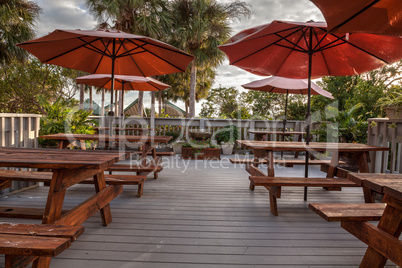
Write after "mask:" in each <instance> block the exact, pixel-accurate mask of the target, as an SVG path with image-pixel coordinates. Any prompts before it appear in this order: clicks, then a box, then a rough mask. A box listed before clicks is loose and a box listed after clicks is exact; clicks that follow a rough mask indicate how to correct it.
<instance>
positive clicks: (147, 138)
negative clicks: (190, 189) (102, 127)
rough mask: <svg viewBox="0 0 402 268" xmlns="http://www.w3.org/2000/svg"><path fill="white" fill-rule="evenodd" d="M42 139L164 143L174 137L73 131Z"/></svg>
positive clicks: (45, 136) (42, 137)
mask: <svg viewBox="0 0 402 268" xmlns="http://www.w3.org/2000/svg"><path fill="white" fill-rule="evenodd" d="M39 138H41V139H52V140H69V141H71V142H72V141H74V140H96V141H106V142H113V141H128V142H155V143H164V142H168V141H169V140H171V139H172V137H170V136H148V135H138V136H137V135H112V136H109V135H105V134H103V135H100V134H71V133H59V134H51V135H43V136H40V137H39Z"/></svg>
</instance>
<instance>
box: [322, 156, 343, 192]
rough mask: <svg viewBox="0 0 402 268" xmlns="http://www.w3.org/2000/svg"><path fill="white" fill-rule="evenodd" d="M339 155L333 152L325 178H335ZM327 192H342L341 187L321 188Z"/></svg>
mask: <svg viewBox="0 0 402 268" xmlns="http://www.w3.org/2000/svg"><path fill="white" fill-rule="evenodd" d="M339 157H340V155H339V153H337V152H334V154H333V155H332V159H331V163H330V164H329V167H328V172H327V178H333V177H335V172H336V167H337V166H338V165H339ZM323 188H324V189H325V190H327V191H342V188H341V187H323Z"/></svg>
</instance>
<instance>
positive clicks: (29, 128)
mask: <svg viewBox="0 0 402 268" xmlns="http://www.w3.org/2000/svg"><path fill="white" fill-rule="evenodd" d="M41 117H42V116H41V115H37V114H7V113H0V146H1V147H24V148H37V147H38V136H39V128H40V118H41ZM33 184H34V183H29V182H17V181H13V184H12V187H11V188H8V189H5V190H2V191H0V194H5V193H8V192H11V191H15V190H18V189H21V188H24V187H28V186H30V185H33Z"/></svg>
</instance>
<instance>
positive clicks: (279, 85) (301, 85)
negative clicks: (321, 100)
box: [242, 76, 334, 131]
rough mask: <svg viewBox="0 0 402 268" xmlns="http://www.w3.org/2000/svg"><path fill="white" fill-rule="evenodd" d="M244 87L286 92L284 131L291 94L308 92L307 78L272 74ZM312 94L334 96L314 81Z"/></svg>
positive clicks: (305, 93) (271, 91)
mask: <svg viewBox="0 0 402 268" xmlns="http://www.w3.org/2000/svg"><path fill="white" fill-rule="evenodd" d="M242 87H244V88H246V89H251V90H258V91H264V92H270V93H286V105H285V119H284V120H283V130H284V131H285V125H286V117H287V116H286V115H287V110H288V96H289V94H304V95H307V94H308V80H307V79H293V78H285V77H279V76H272V77H269V78H265V79H262V80H257V81H253V82H251V83H248V84H244V85H242ZM311 95H322V96H324V97H326V98H330V99H333V98H334V97H333V96H332V94H331V93H330V92H328V91H326V90H324V89H322V88H320V87H319V86H317V84H315V83H314V82H311Z"/></svg>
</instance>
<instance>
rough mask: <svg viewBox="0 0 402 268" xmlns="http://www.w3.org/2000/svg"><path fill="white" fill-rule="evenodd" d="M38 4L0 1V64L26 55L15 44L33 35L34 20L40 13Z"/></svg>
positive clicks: (31, 37) (24, 0)
mask: <svg viewBox="0 0 402 268" xmlns="http://www.w3.org/2000/svg"><path fill="white" fill-rule="evenodd" d="M40 10H41V9H40V8H39V6H38V5H37V4H36V3H34V2H32V1H26V0H3V1H1V2H0V14H1V15H0V37H1V38H0V65H4V64H9V63H10V62H11V60H12V59H14V58H16V59H18V60H23V59H25V58H26V56H27V52H26V50H23V49H21V48H19V47H17V46H15V44H17V43H20V42H24V41H27V40H30V39H33V38H34V37H35V31H34V26H35V20H36V19H37V17H38V16H39V13H40Z"/></svg>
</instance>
